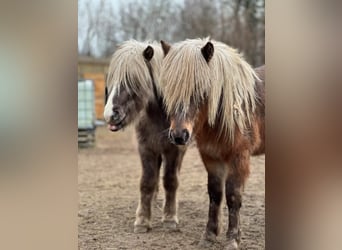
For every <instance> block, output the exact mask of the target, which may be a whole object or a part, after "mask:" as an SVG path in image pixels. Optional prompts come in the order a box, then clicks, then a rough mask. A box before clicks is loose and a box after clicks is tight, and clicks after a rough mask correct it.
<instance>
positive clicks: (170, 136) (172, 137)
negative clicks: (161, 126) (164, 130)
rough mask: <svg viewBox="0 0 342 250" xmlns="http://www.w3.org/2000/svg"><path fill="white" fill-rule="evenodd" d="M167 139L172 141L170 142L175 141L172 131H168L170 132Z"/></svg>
mask: <svg viewBox="0 0 342 250" xmlns="http://www.w3.org/2000/svg"><path fill="white" fill-rule="evenodd" d="M169 138H170V140H172V141H174V140H175V137H174V135H173V130H172V129H170V131H169Z"/></svg>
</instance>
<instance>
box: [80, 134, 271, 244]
mask: <svg viewBox="0 0 342 250" xmlns="http://www.w3.org/2000/svg"><path fill="white" fill-rule="evenodd" d="M78 168H79V176H78V183H79V184H78V187H79V213H78V218H79V249H172V250H176V249H182V250H183V249H198V246H197V244H198V242H199V240H200V238H201V235H202V233H203V232H204V229H205V225H206V221H207V213H208V194H207V190H206V189H207V188H206V183H207V177H206V171H205V169H204V166H203V164H202V162H201V159H200V157H199V155H198V152H197V149H196V147H194V146H192V147H190V149H189V150H188V152H187V153H186V155H185V158H184V161H183V165H182V170H181V175H180V187H179V191H178V200H179V209H178V211H179V220H180V224H179V229H178V230H176V231H172V232H170V231H166V229H163V227H162V224H161V217H162V211H161V207H162V203H163V196H164V193H163V188H162V185H161V183H160V188H159V190H160V191H159V194H158V198H157V202H156V204H155V205H154V208H153V221H152V226H153V229H152V230H151V231H149V232H148V233H146V234H134V233H133V223H134V219H135V210H136V208H137V204H138V197H139V177H140V174H141V167H140V160H139V156H138V153H137V150H136V141H135V136H134V132H133V128H128V129H127V130H126V131H125V132H117V133H111V132H109V131H107V129H106V128H104V127H99V128H97V130H96V146H95V147H93V148H79V154H78ZM161 172H162V171H161ZM264 174H265V157H264V156H259V157H253V158H252V164H251V176H250V178H249V179H248V181H247V184H246V187H245V193H244V196H243V205H242V210H241V225H242V242H241V249H265V206H264V204H265V178H264ZM223 215H224V216H222V218H223V219H222V225H223V227H222V233H221V235H220V236H219V237H218V243H217V244H215V245H214V246H213V247H212V249H222V248H223V245H224V243H225V230H226V225H227V224H226V223H227V207H226V206H223Z"/></svg>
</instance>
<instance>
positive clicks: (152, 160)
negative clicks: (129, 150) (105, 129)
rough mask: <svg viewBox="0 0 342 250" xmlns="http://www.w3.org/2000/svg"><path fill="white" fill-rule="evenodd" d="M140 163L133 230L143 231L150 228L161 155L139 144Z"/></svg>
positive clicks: (136, 231)
mask: <svg viewBox="0 0 342 250" xmlns="http://www.w3.org/2000/svg"><path fill="white" fill-rule="evenodd" d="M139 153H140V158H141V163H142V176H141V179H140V200H139V205H138V208H137V212H136V219H135V222H134V232H135V233H144V232H147V231H148V230H149V229H150V228H151V213H152V208H151V207H152V206H151V204H152V200H153V197H154V195H155V192H156V191H157V190H158V180H159V169H160V165H161V156H160V155H156V154H154V153H153V152H151V151H149V150H147V149H145V148H144V147H142V146H139Z"/></svg>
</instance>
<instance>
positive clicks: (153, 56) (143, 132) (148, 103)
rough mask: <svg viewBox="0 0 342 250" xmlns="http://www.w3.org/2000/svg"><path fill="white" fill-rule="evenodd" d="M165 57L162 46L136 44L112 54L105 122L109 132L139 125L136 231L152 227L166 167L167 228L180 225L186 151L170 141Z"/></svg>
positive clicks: (127, 43) (144, 230)
mask: <svg viewBox="0 0 342 250" xmlns="http://www.w3.org/2000/svg"><path fill="white" fill-rule="evenodd" d="M163 57H164V55H163V52H162V49H161V47H160V45H159V44H158V43H141V42H137V41H134V40H130V41H127V42H125V43H123V44H122V45H121V46H120V47H119V48H118V49H117V50H116V52H115V53H114V54H113V57H112V60H111V63H110V67H109V72H108V79H107V89H108V95H109V97H108V99H107V102H106V106H105V111H104V117H105V120H106V121H107V123H108V128H109V129H110V130H111V131H118V130H120V129H123V128H124V127H126V126H127V125H129V124H132V123H135V128H136V134H137V140H138V149H139V154H140V158H141V164H142V176H141V179H140V200H139V205H138V208H137V212H136V220H135V222H134V232H136V233H141V232H146V231H148V230H149V229H150V228H151V213H152V211H151V203H152V200H153V197H154V196H155V195H156V193H157V191H158V183H159V171H160V167H161V164H162V162H163V163H164V177H163V184H164V189H165V195H166V197H165V203H164V214H163V218H162V221H163V224H164V226H165V227H167V228H175V227H176V226H177V224H178V218H177V200H176V191H177V187H178V174H179V171H180V167H181V163H182V160H183V156H184V153H185V150H186V148H185V147H182V148H180V147H177V146H176V145H174V144H172V143H171V142H170V140H169V139H168V128H169V126H170V123H169V120H168V119H167V116H166V113H165V110H164V108H163V103H162V96H161V93H160V90H159V85H158V81H157V80H158V77H159V69H160V66H161V61H162V59H163Z"/></svg>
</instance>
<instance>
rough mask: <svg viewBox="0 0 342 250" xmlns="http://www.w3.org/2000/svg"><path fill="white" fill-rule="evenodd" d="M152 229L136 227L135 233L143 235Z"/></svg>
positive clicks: (142, 226)
mask: <svg viewBox="0 0 342 250" xmlns="http://www.w3.org/2000/svg"><path fill="white" fill-rule="evenodd" d="M150 229H151V228H150V227H148V226H145V225H134V233H136V234H142V233H147V232H148V231H149V230H150Z"/></svg>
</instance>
